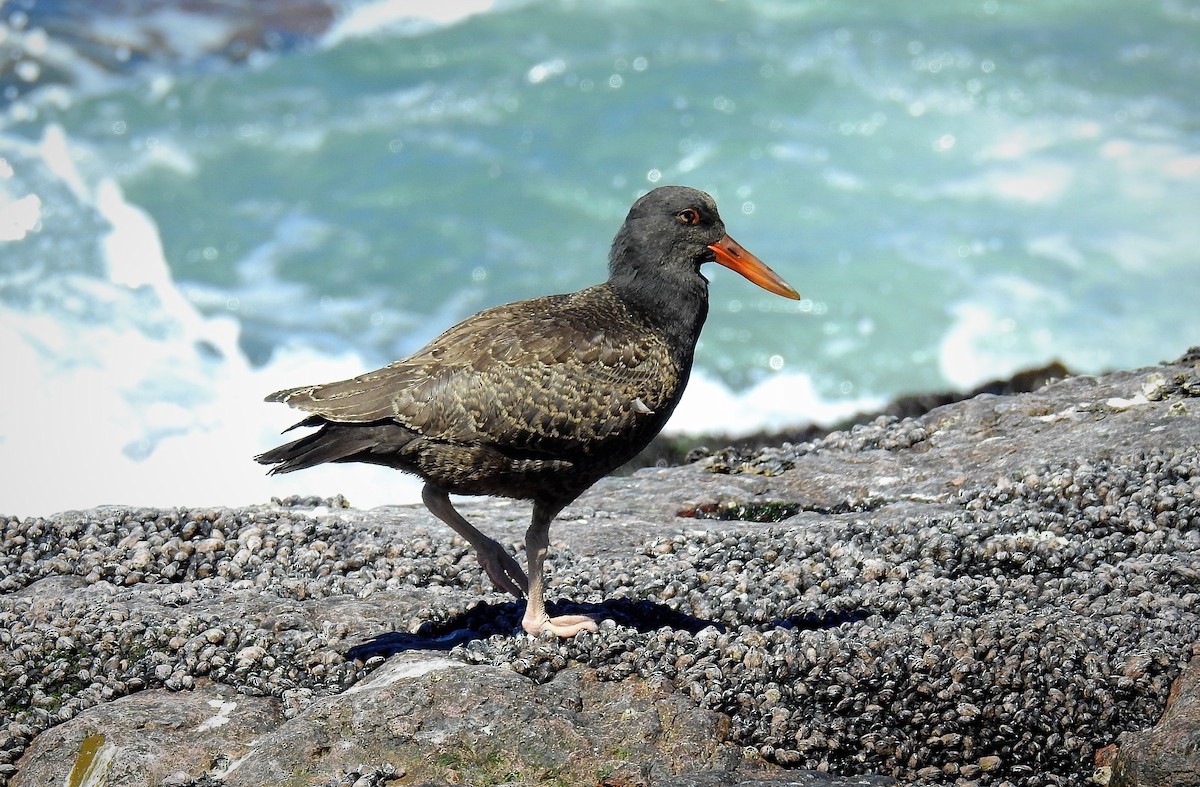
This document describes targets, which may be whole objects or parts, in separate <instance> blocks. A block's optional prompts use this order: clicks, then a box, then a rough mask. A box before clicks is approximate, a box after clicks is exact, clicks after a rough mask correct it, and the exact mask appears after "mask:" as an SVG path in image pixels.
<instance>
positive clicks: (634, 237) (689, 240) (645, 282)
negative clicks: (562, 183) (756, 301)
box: [608, 186, 800, 302]
mask: <svg viewBox="0 0 1200 787" xmlns="http://www.w3.org/2000/svg"><path fill="white" fill-rule="evenodd" d="M706 262H718V263H720V264H721V265H724V266H725V267H727V268H730V269H732V270H735V271H737V272H738V273H740V274H742V275H743V276H745V277H746V278H747V279H749V280H750V281H752V282H754V283H755V284H757V285H759V286H760V287H763V288H764V289H767V290H770V291H771V292H774V293H777V294H779V295H782V296H784V297H785V298H799V297H800V296H799V295H798V294H797V293H796V291H795V290H793V289H792V288H791V287H790V286H788V284H787V282H785V281H784V280H783V279H781V278H779V276H777V275H775V273H774V272H773V271H772V270H771V269H770V268H768V267H767V266H766V265H764V264H763V263H762V262H761V261H759V260H758V259H757V258H756V257H755V256H754V255H753V254H750V253H749V252H748V251H746V250H745V249H743V248H742V247H741V246H740V245H738V243H737V242H736V241H734V240H733V238H731V237H729V235H728V234H727V233H726V232H725V223H724V222H723V221H721V215H720V214H719V213H717V203H716V202H714V201H713V198H712V197H710V196H709V195H707V194H705V193H704V192H703V191H698V190H696V189H693V188H688V187H687V186H659V187H658V188H656V189H654V190H653V191H651V192H650V193H649V194H646V195H645V196H643V197H642V198H640V199H639V200H638V201H637V202H635V203H633V207H632V208H630V209H629V215H628V216H626V217H625V223H624V224H623V225H621V229H620V230H619V231H618V232H617V237H616V238H614V239H613V245H612V251H611V252H610V253H609V257H608V275H609V279H608V280H609V283H610V284H611V285H613V287H615V288H616V289H617V290H618V291H621V292H635V291H636V292H640V294H641V296H642V298H640V299H641V300H644V299H645V296H651V295H653V296H655V298H656V299H660V298H663V297H674V298H689V299H697V298H699V299H702V300H704V301H705V302H707V298H708V281H707V280H706V279H705V278H704V277H703V276H702V275H701V274H700V266H701V265H703V264H704V263H706Z"/></svg>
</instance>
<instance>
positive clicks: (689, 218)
mask: <svg viewBox="0 0 1200 787" xmlns="http://www.w3.org/2000/svg"><path fill="white" fill-rule="evenodd" d="M675 219H676V221H678V222H679V223H680V224H686V225H687V226H689V227H695V226H696V225H697V224H699V223H700V214H699V213H697V212H696V210H695V209H694V208H684V209H683V210H681V211H679V212H678V213H676V214H675Z"/></svg>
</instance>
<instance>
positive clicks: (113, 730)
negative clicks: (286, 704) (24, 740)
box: [9, 680, 283, 787]
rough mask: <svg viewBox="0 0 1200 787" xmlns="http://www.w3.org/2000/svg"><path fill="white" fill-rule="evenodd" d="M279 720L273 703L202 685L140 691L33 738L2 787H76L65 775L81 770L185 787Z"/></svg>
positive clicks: (129, 784) (124, 782)
mask: <svg viewBox="0 0 1200 787" xmlns="http://www.w3.org/2000/svg"><path fill="white" fill-rule="evenodd" d="M282 721H283V713H282V703H280V702H279V701H278V700H275V699H272V698H269V697H247V696H244V695H240V694H238V693H237V692H236V691H235V690H234V689H232V688H231V687H229V686H223V685H220V684H214V683H212V682H211V681H207V680H200V681H197V683H196V687H195V688H194V689H193V690H191V691H185V692H170V691H163V690H161V689H159V690H147V691H143V692H139V693H137V694H134V695H131V696H128V697H122V698H121V699H117V700H114V701H112V702H107V703H102V704H100V705H96V706H95V707H92V708H90V709H89V710H88V711H86V712H84V713H83V714H80V715H79V716H76V717H75V718H73V719H71V720H70V721H68V722H65V723H63V724H59V725H58V726H56V727H52V728H50V729H49V730H47V731H46V732H44V733H42V734H41V735H39V736H38V737H37V740H36V743H35V744H34V745H33V746H32V747H30V749H29V751H28V752H27V753H26V755H25V757H24V758H23V759H22V760H21V761H20V762H19V763H18V764H17V765H18V773H17V775H16V776H15V777H14V778H13V779H12V780H11V781H10V782H9V784H10V785H11V787H35V786H36V787H42V786H43V785H47V784H68V783H70V784H82V783H84V782H83V781H82V780H70V781H68V778H67V777H68V776H69V775H71V774H79V775H80V776H81V777H82V776H83V775H84V774H86V773H89V772H91V773H93V774H101V773H103V774H106V778H107V783H108V784H114V785H115V784H119V785H121V786H122V787H142V786H143V785H145V787H159V785H160V784H162V783H163V782H164V781H170V780H172V779H174V780H175V781H176V783H180V784H183V783H191V782H192V781H194V780H193V778H192V776H191V774H203V773H205V772H208V771H212V772H214V774H219V773H220V772H221V770H222V768H227V767H228V764H229V763H232V762H235V761H236V760H237V759H238V758H239V757H241V756H243V755H244V754H245V753H246V752H248V751H249V750H250V744H251V742H252V741H253V740H254V739H255V738H257V737H258V736H259V735H260V734H262V733H264V732H266V731H268V730H270V729H273V728H275V727H276V726H277V725H278V724H279V723H280V722H282ZM184 776H186V780H184V779H183V777H184ZM94 783H99V782H94Z"/></svg>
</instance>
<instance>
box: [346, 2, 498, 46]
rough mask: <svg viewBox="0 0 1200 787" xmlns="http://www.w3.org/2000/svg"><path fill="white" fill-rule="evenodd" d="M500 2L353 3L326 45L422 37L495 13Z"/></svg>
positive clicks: (347, 8)
mask: <svg viewBox="0 0 1200 787" xmlns="http://www.w3.org/2000/svg"><path fill="white" fill-rule="evenodd" d="M495 5H496V0H456V2H443V3H430V2H428V1H427V0H374V1H373V2H372V1H370V0H368V2H362V3H354V4H349V5H347V6H346V7H345V10H344V13H343V14H342V16H341V18H340V19H338V20H337V21H336V22H334V24H333V26H332V27H331V28H330V29H329V31H328V32H326V33H325V36H324V37H323V39H322V44H323V45H324V46H326V47H333V46H336V45H338V44H340V43H342V42H343V41H346V40H348V39H353V38H364V37H368V36H375V35H397V34H398V35H419V34H421V33H425V32H428V31H429V30H431V29H435V28H438V27H446V26H449V25H452V24H456V23H458V22H461V21H463V20H464V19H467V18H469V17H472V16H474V15H476V14H482V13H485V12H487V11H490V10H492V8H493V7H495Z"/></svg>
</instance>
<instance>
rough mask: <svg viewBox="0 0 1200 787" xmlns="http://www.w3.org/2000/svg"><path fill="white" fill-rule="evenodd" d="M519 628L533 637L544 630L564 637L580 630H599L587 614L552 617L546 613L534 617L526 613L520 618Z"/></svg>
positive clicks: (571, 635)
mask: <svg viewBox="0 0 1200 787" xmlns="http://www.w3.org/2000/svg"><path fill="white" fill-rule="evenodd" d="M521 628H523V629H525V631H527V632H529V633H530V634H532V635H533V636H535V637H536V636H538V635H540V634H541V633H542V632H544V631H549V632H550V633H551V634H553V635H554V636H556V637H564V638H565V637H573V636H575V635H576V634H578V633H579V632H581V631H599V630H600V627H599V626H597V625H596V621H594V620H592V619H591V618H589V617H588V616H587V615H559V616H558V617H553V618H552V617H550V616H549V615H546V614H542V615H540V616H534V617H530V616H528V615H526V616H525V617H524V618H523V619H522V620H521Z"/></svg>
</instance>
